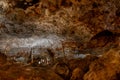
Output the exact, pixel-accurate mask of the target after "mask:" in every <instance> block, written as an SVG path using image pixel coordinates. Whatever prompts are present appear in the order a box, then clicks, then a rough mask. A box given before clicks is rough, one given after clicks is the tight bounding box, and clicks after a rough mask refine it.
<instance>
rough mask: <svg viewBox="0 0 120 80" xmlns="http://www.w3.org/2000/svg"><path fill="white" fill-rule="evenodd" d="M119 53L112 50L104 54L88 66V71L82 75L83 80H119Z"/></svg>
mask: <svg viewBox="0 0 120 80" xmlns="http://www.w3.org/2000/svg"><path fill="white" fill-rule="evenodd" d="M119 79H120V53H119V50H117V49H113V50H110V51H108V52H107V53H105V54H104V55H103V56H102V57H100V58H99V59H98V60H96V61H94V62H93V63H92V64H91V65H90V70H89V71H88V72H87V73H86V74H85V75H84V80H119Z"/></svg>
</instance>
